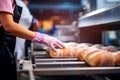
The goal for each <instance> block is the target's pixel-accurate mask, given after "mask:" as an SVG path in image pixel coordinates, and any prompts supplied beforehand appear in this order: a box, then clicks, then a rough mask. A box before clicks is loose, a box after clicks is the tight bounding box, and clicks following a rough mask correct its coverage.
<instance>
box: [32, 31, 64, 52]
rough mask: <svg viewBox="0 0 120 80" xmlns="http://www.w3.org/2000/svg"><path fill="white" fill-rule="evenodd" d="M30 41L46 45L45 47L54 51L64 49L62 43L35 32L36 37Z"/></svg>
mask: <svg viewBox="0 0 120 80" xmlns="http://www.w3.org/2000/svg"><path fill="white" fill-rule="evenodd" d="M32 41H33V42H38V43H43V44H46V45H47V46H49V47H51V48H52V49H53V50H54V51H56V48H64V45H63V42H61V41H60V40H58V39H56V38H54V37H51V36H48V35H46V34H41V33H39V32H36V35H35V37H34V38H33V40H32Z"/></svg>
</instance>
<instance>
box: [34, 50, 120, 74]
mask: <svg viewBox="0 0 120 80" xmlns="http://www.w3.org/2000/svg"><path fill="white" fill-rule="evenodd" d="M43 53H44V52H43V51H42V52H39V55H38V54H36V55H35V54H34V52H33V54H34V55H32V56H34V57H33V58H34V64H33V65H34V69H33V73H34V75H39V76H62V75H63V76H65V75H66V76H67V75H97V74H120V66H113V67H91V66H89V65H88V64H87V63H85V62H84V61H78V60H77V58H50V57H48V56H46V55H44V56H41V55H43ZM44 54H45V53H44ZM46 54H47V53H46ZM36 56H37V57H36Z"/></svg>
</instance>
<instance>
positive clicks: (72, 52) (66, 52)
mask: <svg viewBox="0 0 120 80" xmlns="http://www.w3.org/2000/svg"><path fill="white" fill-rule="evenodd" d="M49 52H50V57H58V58H60V57H62V58H77V56H78V48H76V47H69V48H64V49H57V51H56V52H55V51H53V50H49Z"/></svg>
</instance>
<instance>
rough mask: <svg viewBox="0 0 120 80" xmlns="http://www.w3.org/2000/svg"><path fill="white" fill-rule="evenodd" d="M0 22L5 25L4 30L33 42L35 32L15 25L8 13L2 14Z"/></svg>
mask: <svg viewBox="0 0 120 80" xmlns="http://www.w3.org/2000/svg"><path fill="white" fill-rule="evenodd" d="M0 22H1V24H2V25H3V27H4V29H5V30H6V31H7V32H9V33H11V34H13V35H15V36H18V37H21V38H24V39H27V40H32V39H33V38H34V37H35V32H32V31H30V30H28V29H26V28H24V27H23V26H21V25H19V24H17V23H15V22H14V21H13V17H12V15H11V14H8V13H1V14H0Z"/></svg>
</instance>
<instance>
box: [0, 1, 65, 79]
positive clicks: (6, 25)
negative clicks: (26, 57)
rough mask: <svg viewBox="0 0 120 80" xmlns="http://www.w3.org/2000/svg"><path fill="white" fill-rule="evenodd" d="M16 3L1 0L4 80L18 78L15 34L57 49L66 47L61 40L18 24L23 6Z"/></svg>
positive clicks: (0, 56) (0, 65)
mask: <svg viewBox="0 0 120 80" xmlns="http://www.w3.org/2000/svg"><path fill="white" fill-rule="evenodd" d="M15 4H16V1H15V0H0V26H1V27H0V78H1V79H4V80H17V71H16V62H15V57H14V49H15V41H16V37H15V36H17V37H20V38H24V39H27V40H31V41H33V42H38V43H44V44H46V45H47V46H49V47H50V48H52V49H53V50H55V51H56V48H64V46H63V42H61V41H60V40H58V39H56V38H54V37H51V36H48V35H46V34H41V33H39V32H35V31H30V30H28V29H26V28H25V27H23V26H22V25H20V24H18V23H17V22H19V18H20V14H21V11H22V8H21V7H20V6H17V5H15Z"/></svg>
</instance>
